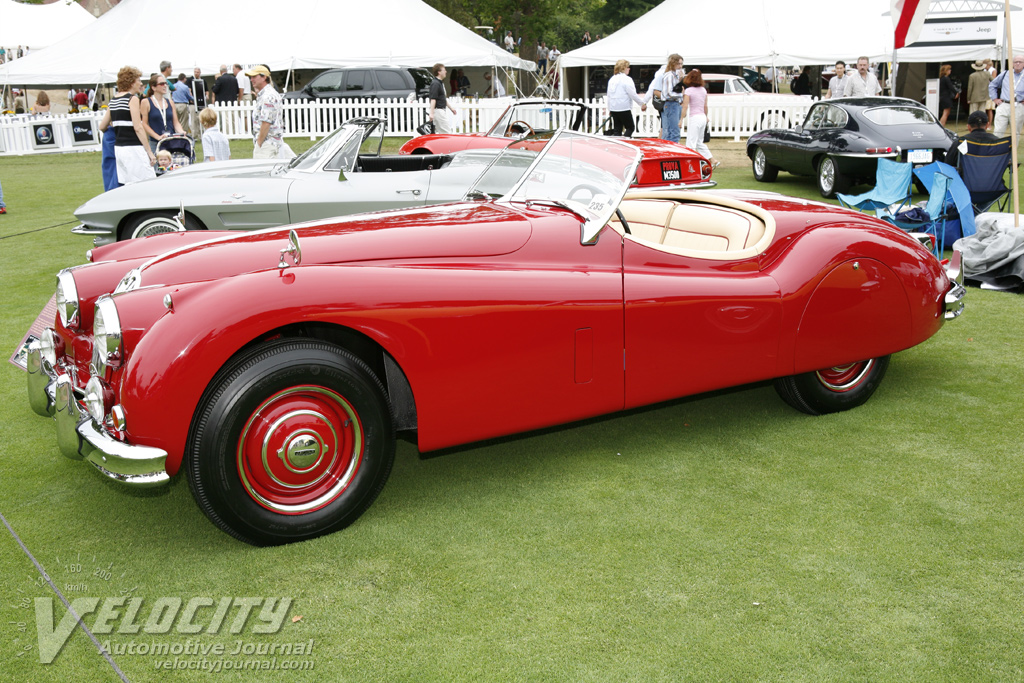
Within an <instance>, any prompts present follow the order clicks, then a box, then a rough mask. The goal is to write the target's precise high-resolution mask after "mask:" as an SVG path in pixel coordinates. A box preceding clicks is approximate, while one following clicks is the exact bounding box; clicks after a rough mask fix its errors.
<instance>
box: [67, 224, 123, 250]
mask: <svg viewBox="0 0 1024 683" xmlns="http://www.w3.org/2000/svg"><path fill="white" fill-rule="evenodd" d="M71 233H72V234H74V235H96V237H94V238H93V240H92V243H93V246H95V247H102V246H103V245H104V244H112V243H114V242H116V241H117V239H116V238H115V237H114V231H113V230H111V229H108V228H90V227H89V226H88V225H86V224H85V223H82V224H81V225H77V226H75V227H73V228H71Z"/></svg>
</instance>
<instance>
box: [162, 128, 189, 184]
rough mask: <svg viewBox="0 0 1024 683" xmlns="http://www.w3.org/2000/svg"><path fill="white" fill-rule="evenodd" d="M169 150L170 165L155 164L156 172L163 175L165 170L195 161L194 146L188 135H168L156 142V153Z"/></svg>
mask: <svg viewBox="0 0 1024 683" xmlns="http://www.w3.org/2000/svg"><path fill="white" fill-rule="evenodd" d="M160 152H170V154H171V165H170V166H168V167H163V166H160V164H157V168H156V174H157V175H163V174H164V173H166V172H167V171H171V170H174V169H176V168H181V167H182V166H190V165H192V164H194V163H195V161H196V148H195V143H194V142H193V141H192V138H191V137H189V136H188V135H168V136H167V137H165V138H164V139H162V140H159V141H157V143H156V153H157V154H158V155H159V154H160Z"/></svg>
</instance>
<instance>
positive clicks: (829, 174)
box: [818, 157, 836, 197]
mask: <svg viewBox="0 0 1024 683" xmlns="http://www.w3.org/2000/svg"><path fill="white" fill-rule="evenodd" d="M835 187H836V164H835V162H834V161H832V159H831V158H830V157H825V158H824V159H822V160H821V165H820V166H819V167H818V189H820V190H821V194H822V195H824V196H826V197H831V196H832V195H833V194H834V193H835Z"/></svg>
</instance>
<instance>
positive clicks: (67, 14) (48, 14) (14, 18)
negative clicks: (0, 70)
mask: <svg viewBox="0 0 1024 683" xmlns="http://www.w3.org/2000/svg"><path fill="white" fill-rule="evenodd" d="M94 21H96V18H95V17H94V16H92V15H91V14H89V12H88V11H86V10H85V9H84V8H83V7H82V6H81V5H79V4H78V3H77V2H72V3H70V4H69V3H66V2H55V3H52V4H49V5H26V4H23V3H20V2H14V0H0V45H3V46H4V47H5V48H7V49H8V50H10V49H11V48H12V47H13V48H17V46H18V45H26V46H28V47H30V48H32V49H33V50H36V49H39V48H41V47H46V46H48V45H53V44H54V43H56V42H58V41H60V40H63V39H64V38H67V37H68V36H69V35H71V34H72V33H75V32H76V31H79V30H80V29H83V28H85V27H86V26H88V25H89V24H91V23H93V22H94Z"/></svg>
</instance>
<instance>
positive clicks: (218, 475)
mask: <svg viewBox="0 0 1024 683" xmlns="http://www.w3.org/2000/svg"><path fill="white" fill-rule="evenodd" d="M394 458H395V431H394V426H393V422H392V415H391V405H390V403H389V402H388V399H387V395H386V393H385V391H384V387H383V386H382V385H381V383H380V380H378V379H377V377H376V375H374V374H373V371H372V370H370V368H369V367H368V366H367V365H366V364H365V363H364V362H363V361H361V360H360V359H359V358H357V357H356V356H354V355H352V354H351V353H349V352H348V351H346V350H344V349H342V348H340V347H338V346H335V345H333V344H329V343H326V342H321V341H316V340H276V341H272V342H268V343H265V344H261V345H260V346H258V347H256V348H255V349H254V350H252V351H250V352H248V353H246V354H244V355H243V356H242V357H240V358H239V359H238V360H236V361H234V362H233V363H231V364H229V365H228V366H226V367H225V368H224V370H222V371H221V372H220V373H218V375H217V377H215V378H214V380H213V381H212V382H211V383H210V387H209V388H208V389H207V392H206V394H205V395H204V397H203V400H202V401H201V402H200V405H199V408H198V409H197V411H196V418H195V420H194V423H193V426H192V430H191V433H190V438H189V444H188V447H187V449H186V454H185V463H184V469H185V474H186V476H187V478H188V483H189V489H190V490H191V491H192V495H193V497H194V498H195V500H196V502H197V503H198V504H199V507H200V508H201V509H202V511H203V512H204V513H205V514H206V516H207V517H209V518H210V520H211V521H212V522H213V523H214V524H215V525H217V526H218V527H219V528H221V529H222V530H224V531H226V532H227V533H228V534H230V535H232V536H234V537H235V538H237V539H239V540H242V541H245V542H246V543H251V544H252V545H280V544H283V543H291V542H294V541H302V540H306V539H310V538H315V537H317V536H321V535H323V534H328V533H331V532H333V531H337V530H339V529H343V528H344V527H346V526H348V525H349V524H351V523H352V522H354V521H355V520H356V519H357V518H358V517H359V516H360V515H361V514H362V513H363V512H364V511H366V509H367V508H368V507H369V506H370V504H371V503H373V501H374V499H376V498H377V495H378V494H379V493H380V491H381V489H382V488H383V487H384V483H385V482H386V481H387V478H388V475H389V474H390V473H391V466H392V463H393V462H394Z"/></svg>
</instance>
